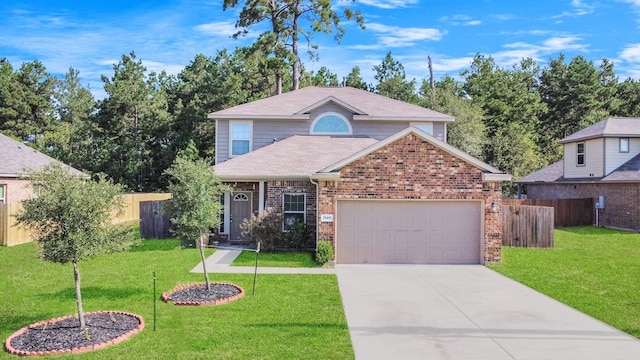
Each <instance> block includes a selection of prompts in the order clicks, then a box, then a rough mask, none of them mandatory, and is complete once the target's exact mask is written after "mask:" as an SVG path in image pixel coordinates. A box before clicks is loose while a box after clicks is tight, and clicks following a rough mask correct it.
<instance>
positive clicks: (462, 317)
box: [336, 265, 640, 360]
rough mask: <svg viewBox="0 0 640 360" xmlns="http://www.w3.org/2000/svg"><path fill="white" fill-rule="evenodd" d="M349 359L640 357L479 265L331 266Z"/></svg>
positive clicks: (600, 329)
mask: <svg viewBox="0 0 640 360" xmlns="http://www.w3.org/2000/svg"><path fill="white" fill-rule="evenodd" d="M336 273H337V276H338V284H339V287H340V294H341V296H342V301H343V305H344V308H345V314H346V317H347V324H348V326H349V333H350V335H351V341H352V343H353V348H354V352H355V356H356V359H366V360H369V359H403V360H404V359H430V360H435V359H491V360H500V359H522V360H524V359H527V360H533V359H545V360H548V359H564V360H571V359H580V360H585V359H594V360H596V359H597V360H601V359H608V360H613V359H640V341H638V340H637V339H635V338H633V337H631V336H629V335H627V334H625V333H623V332H621V331H618V330H616V329H614V328H612V327H610V326H608V325H606V324H604V323H602V322H600V321H598V320H595V319H594V318H592V317H590V316H587V315H585V314H583V313H581V312H579V311H577V310H575V309H572V308H571V307H569V306H567V305H564V304H562V303H560V302H558V301H556V300H553V299H551V298H549V297H547V296H545V295H543V294H541V293H539V292H536V291H534V290H532V289H530V288H528V287H526V286H524V285H522V284H520V283H518V282H515V281H513V280H511V279H508V278H506V277H504V276H502V275H500V274H498V273H496V272H494V271H492V270H490V269H488V268H486V267H484V266H481V265H336Z"/></svg>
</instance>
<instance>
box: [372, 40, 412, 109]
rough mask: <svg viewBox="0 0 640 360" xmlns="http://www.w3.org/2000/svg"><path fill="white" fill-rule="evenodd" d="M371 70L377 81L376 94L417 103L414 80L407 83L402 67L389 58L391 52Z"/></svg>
mask: <svg viewBox="0 0 640 360" xmlns="http://www.w3.org/2000/svg"><path fill="white" fill-rule="evenodd" d="M373 70H374V71H375V72H376V75H375V76H374V77H375V79H376V80H377V81H378V84H377V85H376V93H378V94H380V95H384V96H387V97H390V98H392V99H396V100H401V101H404V102H408V103H416V102H417V95H416V93H415V92H416V79H412V80H411V81H407V79H406V75H405V71H404V66H403V65H402V64H401V63H400V62H399V61H396V60H395V59H394V58H393V57H392V56H391V52H388V53H387V55H386V56H385V58H384V59H383V60H382V63H381V64H380V65H376V66H374V67H373Z"/></svg>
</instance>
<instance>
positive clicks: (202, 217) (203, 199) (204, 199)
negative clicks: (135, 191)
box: [165, 154, 227, 289]
mask: <svg viewBox="0 0 640 360" xmlns="http://www.w3.org/2000/svg"><path fill="white" fill-rule="evenodd" d="M185 155H186V154H185ZM165 173H166V174H167V175H169V176H170V180H169V192H171V194H172V199H171V201H169V202H168V204H167V206H166V210H165V211H166V212H167V213H168V214H170V215H171V216H172V218H171V221H172V222H173V223H174V224H176V230H175V234H176V235H177V236H178V237H180V238H181V239H194V240H195V239H197V242H196V243H197V244H198V247H199V248H200V258H201V259H202V267H203V270H204V280H205V282H206V285H207V289H210V287H209V274H208V273H207V267H206V265H205V257H204V245H205V243H204V239H205V238H207V237H208V235H209V229H211V228H215V227H217V226H218V225H220V214H221V212H222V205H221V204H220V195H221V194H222V193H223V191H225V190H226V189H227V186H225V185H224V184H222V182H221V181H220V178H218V177H217V176H216V174H215V173H214V171H213V167H212V166H210V165H209V162H207V161H206V160H203V159H198V160H189V159H188V158H187V157H186V156H178V157H177V158H176V159H175V161H174V162H173V164H172V165H171V167H169V168H168V169H167V170H166V171H165Z"/></svg>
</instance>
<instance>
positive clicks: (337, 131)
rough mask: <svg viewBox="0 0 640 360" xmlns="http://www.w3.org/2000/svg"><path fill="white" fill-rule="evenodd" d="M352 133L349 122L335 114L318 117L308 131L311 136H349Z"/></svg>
mask: <svg viewBox="0 0 640 360" xmlns="http://www.w3.org/2000/svg"><path fill="white" fill-rule="evenodd" d="M352 132H353V130H352V129H351V124H350V123H349V121H348V120H347V119H345V118H344V116H342V115H340V114H337V113H327V114H324V115H321V116H319V117H318V118H316V119H315V120H314V121H313V123H312V124H311V130H310V131H309V133H310V134H313V135H351V133H352Z"/></svg>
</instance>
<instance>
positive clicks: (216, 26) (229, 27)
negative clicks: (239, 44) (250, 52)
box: [194, 21, 239, 37]
mask: <svg viewBox="0 0 640 360" xmlns="http://www.w3.org/2000/svg"><path fill="white" fill-rule="evenodd" d="M194 29H195V30H196V31H199V32H201V33H203V34H205V35H213V36H225V37H229V36H231V35H233V34H235V33H237V32H238V31H239V29H237V28H236V26H235V24H234V23H233V22H231V21H221V22H214V23H209V24H201V25H198V26H196V27H194Z"/></svg>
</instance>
